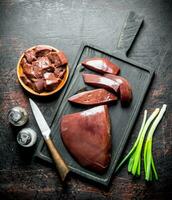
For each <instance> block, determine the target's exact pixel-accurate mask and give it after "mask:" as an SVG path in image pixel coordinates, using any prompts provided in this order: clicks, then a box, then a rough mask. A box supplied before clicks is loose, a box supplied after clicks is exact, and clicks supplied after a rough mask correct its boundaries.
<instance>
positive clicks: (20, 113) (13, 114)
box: [8, 106, 28, 126]
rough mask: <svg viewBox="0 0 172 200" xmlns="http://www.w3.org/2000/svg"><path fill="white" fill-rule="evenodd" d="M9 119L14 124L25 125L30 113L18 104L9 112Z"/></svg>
mask: <svg viewBox="0 0 172 200" xmlns="http://www.w3.org/2000/svg"><path fill="white" fill-rule="evenodd" d="M8 120H9V122H10V123H11V124H12V125H13V126H23V125H24V124H25V123H26V122H27V121H28V114H27V112H26V110H25V109H24V108H22V107H19V106H16V107H14V108H12V109H11V110H10V111H9V112H8Z"/></svg>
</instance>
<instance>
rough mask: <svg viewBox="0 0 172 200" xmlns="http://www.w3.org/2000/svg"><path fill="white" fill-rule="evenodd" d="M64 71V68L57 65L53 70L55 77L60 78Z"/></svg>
mask: <svg viewBox="0 0 172 200" xmlns="http://www.w3.org/2000/svg"><path fill="white" fill-rule="evenodd" d="M65 72H66V68H64V67H57V68H55V70H54V74H55V76H56V77H57V78H61V79H62V78H63V77H64V75H65Z"/></svg>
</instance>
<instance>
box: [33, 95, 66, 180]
mask: <svg viewBox="0 0 172 200" xmlns="http://www.w3.org/2000/svg"><path fill="white" fill-rule="evenodd" d="M29 102H30V106H31V109H32V112H33V115H34V117H35V119H36V122H37V124H38V126H39V128H40V130H41V133H42V135H43V138H44V140H45V142H46V144H47V146H48V148H49V151H50V153H51V156H52V158H53V160H54V163H55V165H56V168H57V170H58V172H59V174H60V177H61V180H62V181H64V180H65V178H66V176H67V174H68V173H69V168H68V166H67V165H66V163H65V161H64V160H63V158H62V157H61V155H60V153H59V152H58V150H57V148H56V147H55V145H54V143H53V141H52V139H51V138H50V133H51V129H50V127H49V126H48V124H47V122H46V120H45V118H44V116H43V114H42V113H41V111H40V109H39V108H38V106H37V105H36V103H35V102H34V101H33V100H32V99H30V98H29Z"/></svg>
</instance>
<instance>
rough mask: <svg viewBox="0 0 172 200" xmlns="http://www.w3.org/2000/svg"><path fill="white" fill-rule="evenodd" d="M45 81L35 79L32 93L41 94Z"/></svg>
mask: <svg viewBox="0 0 172 200" xmlns="http://www.w3.org/2000/svg"><path fill="white" fill-rule="evenodd" d="M44 85H45V80H44V79H35V80H34V82H33V85H32V88H33V89H34V91H36V92H38V93H41V92H43V91H44Z"/></svg>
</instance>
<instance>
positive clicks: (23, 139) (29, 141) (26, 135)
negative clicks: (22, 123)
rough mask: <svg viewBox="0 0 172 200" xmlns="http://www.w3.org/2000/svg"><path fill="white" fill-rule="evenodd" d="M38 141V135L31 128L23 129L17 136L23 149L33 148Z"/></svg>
mask: <svg viewBox="0 0 172 200" xmlns="http://www.w3.org/2000/svg"><path fill="white" fill-rule="evenodd" d="M36 140H37V133H36V132H35V131H34V130H33V129H31V128H23V129H22V130H21V131H20V132H19V133H18V134H17V142H18V144H19V145H21V146H22V147H32V146H33V145H34V144H35V143H36Z"/></svg>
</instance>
